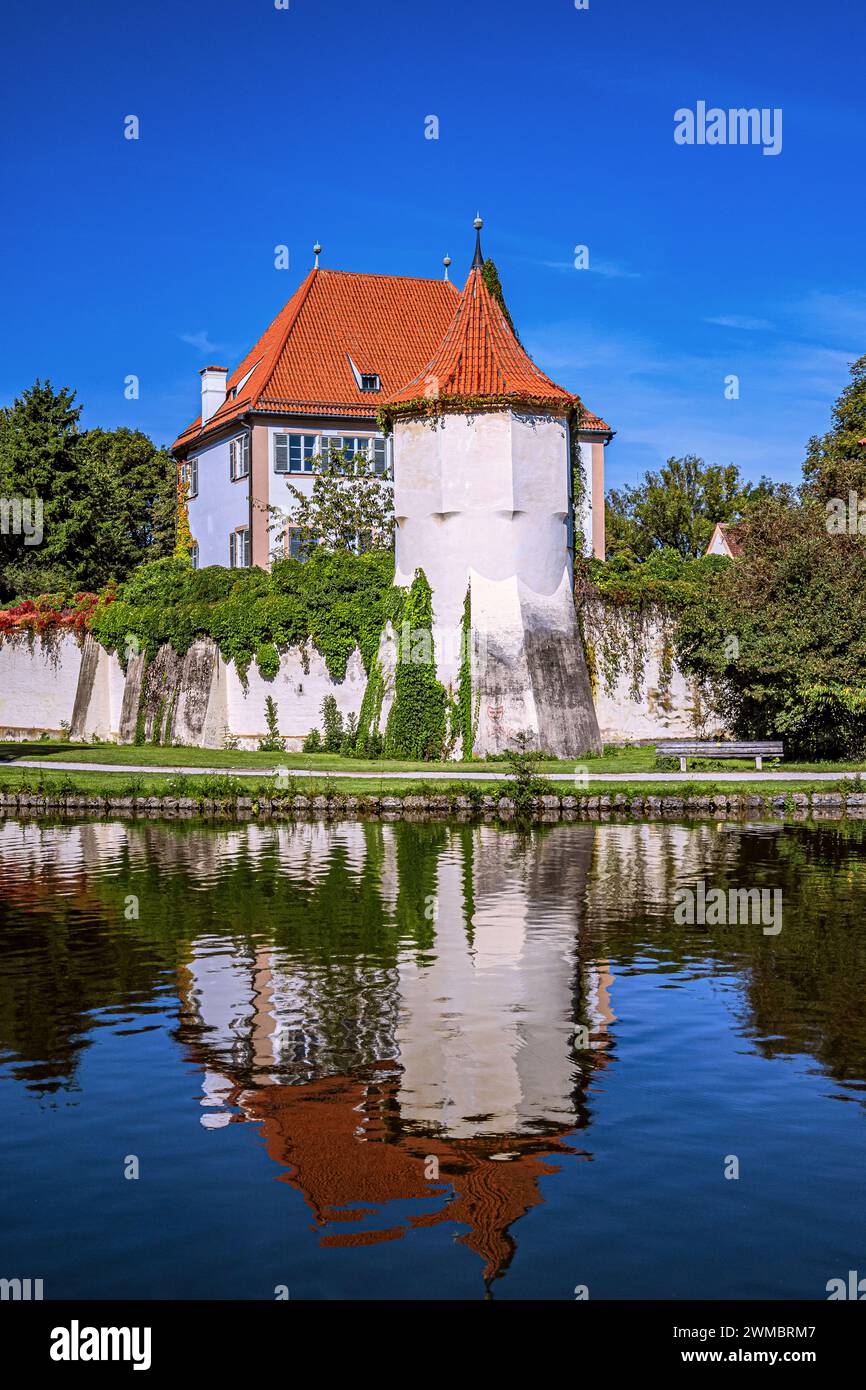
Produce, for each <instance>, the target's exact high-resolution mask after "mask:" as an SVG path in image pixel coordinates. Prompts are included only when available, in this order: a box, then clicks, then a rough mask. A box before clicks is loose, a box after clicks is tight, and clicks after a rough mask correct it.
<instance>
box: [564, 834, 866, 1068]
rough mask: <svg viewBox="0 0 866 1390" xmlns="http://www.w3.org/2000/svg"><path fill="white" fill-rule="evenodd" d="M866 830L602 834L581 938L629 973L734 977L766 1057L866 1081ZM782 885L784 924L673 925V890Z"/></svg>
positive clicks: (746, 1024)
mask: <svg viewBox="0 0 866 1390" xmlns="http://www.w3.org/2000/svg"><path fill="white" fill-rule="evenodd" d="M864 837H866V825H864V824H863V822H843V823H839V822H834V823H833V824H820V823H819V824H817V825H809V824H803V823H794V824H787V825H784V826H783V825H781V824H771V823H763V824H756V825H748V826H744V825H741V824H738V823H736V822H727V823H722V824H719V825H716V824H710V823H706V824H702V825H700V826H697V827H688V828H687V827H684V826H681V825H667V824H664V823H652V824H642V825H621V826H616V825H605V826H600V827H599V828H598V833H597V839H596V860H595V869H594V873H593V876H592V882H591V888H590V892H589V898H588V911H587V919H586V924H585V941H586V942H587V943H588V945H589V949H590V951H591V952H593V953H594V954H595V955H599V954H607V955H609V957H610V958H611V959H612V960H614V961H615V962H616V965H617V967H618V971H619V973H621V972H622V971H623V970H624V969H631V968H634V969H645V968H647V965H646V957H647V955H648V954H649V955H651V956H654V957H655V959H656V961H657V963H658V965H659V967H660V968H661V967H664V968H669V967H670V966H671V965H674V966H679V967H681V968H682V969H684V970H685V969H686V968H687V969H688V970H689V971H693V972H695V973H701V974H707V973H710V974H724V975H734V976H736V977H738V978H739V981H740V982H741V985H742V1007H741V1009H740V1011H739V1018H740V1024H741V1026H742V1028H743V1030H744V1031H745V1032H746V1033H747V1034H748V1035H749V1036H750V1037H751V1038H752V1039H753V1040H754V1043H755V1046H756V1047H758V1048H759V1049H760V1051H761V1052H762V1054H763V1055H764V1056H767V1057H773V1056H777V1055H782V1054H790V1053H797V1052H805V1053H807V1054H810V1055H812V1056H813V1057H815V1059H816V1060H817V1061H819V1062H820V1064H821V1065H822V1066H823V1067H825V1068H826V1069H827V1071H828V1072H829V1073H830V1075H832V1076H834V1077H835V1078H836V1079H837V1080H839V1081H857V1082H863V1080H864V1078H866V1010H864V1009H863V999H864V997H866V933H864V929H863V907H864V904H866V858H864V854H863V847H864ZM701 878H702V879H704V880H705V881H706V883H707V884H708V885H709V884H712V885H713V886H718V887H722V888H724V889H726V890H727V889H729V888H737V887H746V886H748V887H755V888H781V890H782V900H783V926H782V931H781V933H780V934H779V936H778V937H767V936H764V935H763V933H762V932H761V929H760V927H756V926H737V927H708V926H699V925H695V926H677V925H676V924H675V923H674V921H673V902H674V892H675V890H676V888H677V887H678V886H682V885H689V884H694V883H695V882H696V881H697V880H698V879H701Z"/></svg>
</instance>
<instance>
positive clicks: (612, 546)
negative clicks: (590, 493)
mask: <svg viewBox="0 0 866 1390" xmlns="http://www.w3.org/2000/svg"><path fill="white" fill-rule="evenodd" d="M772 490H773V485H772V484H771V483H770V482H769V481H768V479H766V478H762V479H761V481H760V483H758V484H757V485H756V486H753V485H752V484H751V483H747V482H745V481H744V480H743V478H742V477H741V476H740V471H739V469H738V468H737V467H736V466H735V465H734V464H728V465H726V466H724V467H722V466H721V465H719V464H712V463H709V464H708V463H704V460H703V459H701V458H697V457H696V456H695V455H694V454H686V455H685V457H684V458H669V459H668V461H667V463H666V464H665V465H664V467H663V468H661V469H660V470H659V472H658V473H646V474H645V475H644V478H643V481H642V482H641V483H638V484H637V486H635V487H630V486H626V487H624V488H622V489H619V490H618V489H615V488H614V489H612V490H611V491H610V492H609V493H608V495H607V507H606V527H607V550H608V554H610V555H612V554H616V553H617V552H618V551H628V552H630V553H631V554H632V555H634V556H635V557H636V558H637V559H639V560H645V559H646V558H647V557H648V556H649V555H651V554H652V552H653V551H654V550H660V549H664V548H665V547H669V548H670V549H671V550H676V551H677V553H678V554H680V555H683V556H685V557H689V556H698V555H703V554H704V552H705V550H706V548H707V545H708V544H709V541H710V537H711V536H712V534H713V528H714V526H715V525H716V522H718V521H727V522H737V521H740V520H741V519H742V517H743V516H744V515H745V514H746V512H747V510H748V508H749V507H750V506H751V505H753V504H754V503H755V502H756V501H760V500H761V499H763V498H765V497H767V496H769V495H770V493H771V492H772Z"/></svg>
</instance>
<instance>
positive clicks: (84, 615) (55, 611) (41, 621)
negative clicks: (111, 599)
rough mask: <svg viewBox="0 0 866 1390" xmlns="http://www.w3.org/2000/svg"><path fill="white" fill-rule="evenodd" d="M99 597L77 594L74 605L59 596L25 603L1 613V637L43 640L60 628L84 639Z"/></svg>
mask: <svg viewBox="0 0 866 1390" xmlns="http://www.w3.org/2000/svg"><path fill="white" fill-rule="evenodd" d="M98 602H99V595H98V594H86V593H85V594H76V595H75V598H74V600H73V602H72V603H69V602H68V601H67V600H65V599H64V597H63V596H62V595H58V594H43V595H42V596H41V597H40V598H36V599H29V598H28V599H25V600H24V602H23V603H18V604H16V605H15V607H14V608H2V609H0V637H3V636H7V635H9V634H12V633H15V634H18V633H32V634H33V635H35V636H41V635H42V634H43V633H45V632H49V631H52V630H54V629H57V628H60V629H65V630H66V631H68V632H74V633H75V634H76V635H82V634H84V633H85V632H87V631H88V630H89V628H90V623H91V619H92V617H93V613H94V610H95V608H96V605H97V603H98Z"/></svg>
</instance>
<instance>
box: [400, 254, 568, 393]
mask: <svg viewBox="0 0 866 1390" xmlns="http://www.w3.org/2000/svg"><path fill="white" fill-rule="evenodd" d="M467 398H471V399H474V400H484V399H486V400H491V401H493V400H495V401H501V400H509V399H513V400H515V401H518V400H519V401H525V402H531V401H538V402H544V403H550V404H556V405H561V406H562V407H563V409H565V410H570V409H572V408H574V407H576V406H578V405H579V404H580V400H579V397H577V396H575V395H574V394H573V392H571V391H566V390H565V389H564V388H563V387H562V386H557V384H556V382H555V381H551V379H550V377H549V376H545V374H544V372H542V371H540V370H539V368H538V367H536V365H535V363H534V362H533V361H532V359H531V358H530V357H529V356H528V355H527V353H526V352H525V351H524V349H523V348H522V347H521V346H520V343H519V342H518V341H517V339H516V337H515V336H514V333H513V332H512V330H511V328H510V327H509V325H508V322H507V320H506V318H505V315H504V314H503V312H502V308H501V306H500V305H499V303H498V301H497V300H496V299H494V298H493V296H492V295H491V293H490V291H489V290H488V288H487V286H486V285H485V283H484V277H483V275H482V272H481V268H480V267H479V266H473V267H472V269H471V270H470V272H469V279H468V280H467V281H466V285H465V288H464V290H463V293H462V295H461V296H460V302H459V304H458V305H457V310H456V312H455V314H454V317H453V319H452V321H451V324H450V326H449V328H448V331H447V333H446V334H445V337H444V338H443V340H442V342H441V343H440V344H439V347H438V349H437V351H436V352H435V353H434V354H433V356H432V357H431V358H430V360H429V362H428V363H427V365H426V366H425V367H423V368H422V369H421V371H420V372H418V373H416V375H415V376H413V377H412V378H411V380H409V382H408V383H407V384H406V385H405V386H403V387H401V389H400V390H399V391H395V392H393V393H392V395H390V396H389V397H388V399H387V401H386V405H389V406H405V405H407V404H409V403H411V402H415V401H418V400H421V399H427V400H429V401H430V402H431V407H432V402H434V401H435V402H436V404H437V406H440V407H441V405H442V403H443V402H447V401H449V400H460V399H464V400H465V399H467Z"/></svg>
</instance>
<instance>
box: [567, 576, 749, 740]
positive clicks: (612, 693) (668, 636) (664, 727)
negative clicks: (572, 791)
mask: <svg viewBox="0 0 866 1390" xmlns="http://www.w3.org/2000/svg"><path fill="white" fill-rule="evenodd" d="M581 623H582V626H583V632H584V640H585V645H586V650H587V655H588V659H589V665H590V670H591V676H592V685H593V699H594V701H595V712H596V717H597V718H598V725H599V729H600V731H601V737H602V741H603V742H604V743H639V742H648V741H651V740H653V739H673V738H697V737H701V738H712V737H715V736H716V735H720V734H723V733H724V732H725V730H724V726H723V722H722V720H721V718H720V716H719V715H718V713H717V712H716V711H715V710H714V709H713V708H712V707H711V705H709V704H708V703H707V700H706V699H705V697H704V696H703V695H702V693H701V691H700V690H699V688H698V686H697V683H696V682H695V681H694V680H692V679H690V678H689V677H687V676H685V675H684V674H683V672H682V671H681V670H680V669H679V667H678V666H677V664H676V662H675V661H674V660H673V646H672V631H673V623H672V620H671V617H670V615H669V614H666V613H665V612H664V611H662V610H660V609H650V610H647V611H645V612H644V613H643V614H636V613H635V612H634V611H633V610H631V609H624V608H622V607H621V606H619V605H616V604H612V603H605V602H602V601H594V602H592V603H589V604H586V605H584V608H583V610H582V612H581Z"/></svg>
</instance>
